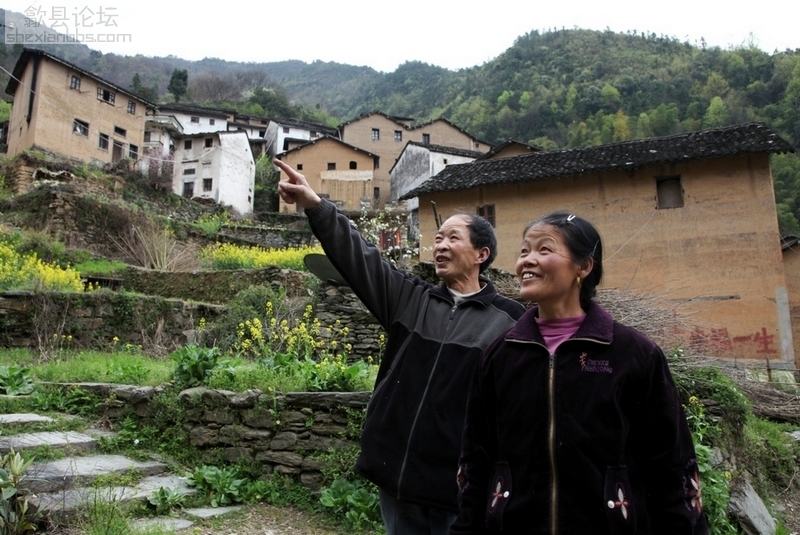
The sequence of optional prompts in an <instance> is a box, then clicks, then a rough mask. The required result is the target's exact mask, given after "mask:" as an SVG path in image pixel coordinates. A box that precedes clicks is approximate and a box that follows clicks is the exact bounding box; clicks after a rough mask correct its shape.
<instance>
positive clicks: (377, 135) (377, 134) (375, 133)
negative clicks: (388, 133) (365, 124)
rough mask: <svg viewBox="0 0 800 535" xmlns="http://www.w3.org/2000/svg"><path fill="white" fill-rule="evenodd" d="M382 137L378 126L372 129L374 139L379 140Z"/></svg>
mask: <svg viewBox="0 0 800 535" xmlns="http://www.w3.org/2000/svg"><path fill="white" fill-rule="evenodd" d="M380 138H381V131H380V129H378V128H373V129H372V140H373V141H377V140H379V139H380Z"/></svg>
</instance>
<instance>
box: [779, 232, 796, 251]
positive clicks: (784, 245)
mask: <svg viewBox="0 0 800 535" xmlns="http://www.w3.org/2000/svg"><path fill="white" fill-rule="evenodd" d="M798 243H800V236H797V235H796V234H786V235H784V236H781V250H782V251H785V250H786V249H791V248H793V247H794V246H796V245H797V244H798Z"/></svg>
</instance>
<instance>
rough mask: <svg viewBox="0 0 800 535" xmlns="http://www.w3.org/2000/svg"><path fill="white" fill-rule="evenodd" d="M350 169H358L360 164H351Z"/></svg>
mask: <svg viewBox="0 0 800 535" xmlns="http://www.w3.org/2000/svg"><path fill="white" fill-rule="evenodd" d="M350 169H358V164H357V163H356V162H350Z"/></svg>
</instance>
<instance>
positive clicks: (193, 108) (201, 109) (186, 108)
mask: <svg viewBox="0 0 800 535" xmlns="http://www.w3.org/2000/svg"><path fill="white" fill-rule="evenodd" d="M158 109H159V111H164V110H174V111H182V112H184V113H197V114H199V115H214V116H216V117H222V118H225V119H227V118H228V116H230V115H235V114H236V111H235V110H224V109H220V108H207V107H205V106H198V105H196V104H180V103H171V104H161V105H160V106H159V107H158Z"/></svg>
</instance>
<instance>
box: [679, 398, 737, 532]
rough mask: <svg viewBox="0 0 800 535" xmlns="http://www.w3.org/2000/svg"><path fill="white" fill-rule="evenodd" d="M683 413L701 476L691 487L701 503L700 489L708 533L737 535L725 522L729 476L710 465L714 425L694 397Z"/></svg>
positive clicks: (715, 430)
mask: <svg viewBox="0 0 800 535" xmlns="http://www.w3.org/2000/svg"><path fill="white" fill-rule="evenodd" d="M684 410H685V412H686V421H687V422H688V424H689V429H690V430H691V432H692V439H693V440H694V449H695V454H696V456H697V468H698V471H699V472H700V481H699V482H693V484H695V485H696V487H697V499H700V489H701V488H702V506H703V511H704V512H705V515H706V518H707V519H708V524H709V533H710V535H736V533H738V532H737V530H736V527H735V525H734V524H733V523H731V520H730V519H729V518H728V502H730V499H731V496H730V481H731V477H732V476H731V473H730V472H727V471H722V470H719V469H718V468H716V467H715V466H714V465H713V464H712V460H713V458H714V453H713V450H712V449H711V446H712V443H711V437H714V436H718V435H719V433H718V430H717V429H716V424H713V423H711V422H710V421H709V420H708V418H707V416H706V411H705V407H704V406H703V404H702V403H700V401H699V400H698V399H697V397H695V396H691V397H690V398H689V403H688V405H684Z"/></svg>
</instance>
